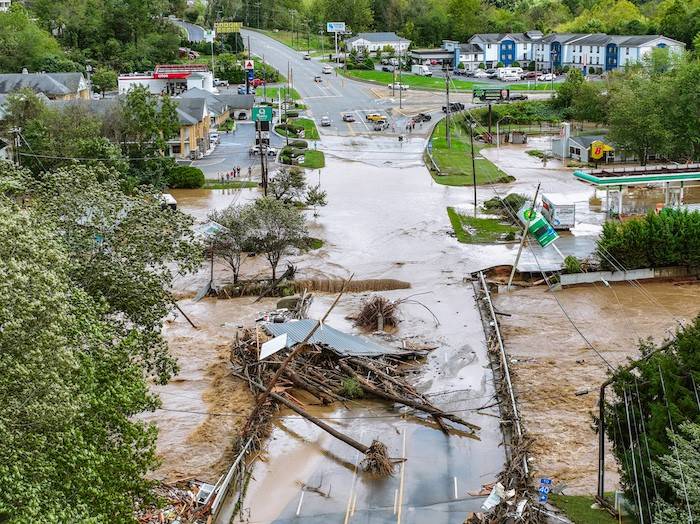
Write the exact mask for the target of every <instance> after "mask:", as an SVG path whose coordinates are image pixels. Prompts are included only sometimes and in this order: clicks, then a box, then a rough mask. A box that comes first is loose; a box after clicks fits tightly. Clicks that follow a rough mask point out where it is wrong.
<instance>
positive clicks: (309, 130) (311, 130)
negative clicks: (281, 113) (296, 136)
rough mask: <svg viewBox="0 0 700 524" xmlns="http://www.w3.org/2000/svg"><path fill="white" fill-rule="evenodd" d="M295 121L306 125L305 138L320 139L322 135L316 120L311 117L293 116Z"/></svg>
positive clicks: (292, 119)
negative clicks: (319, 132)
mask: <svg viewBox="0 0 700 524" xmlns="http://www.w3.org/2000/svg"><path fill="white" fill-rule="evenodd" d="M290 120H291V121H292V122H293V123H295V124H299V125H302V126H304V138H305V139H306V140H318V139H319V138H320V135H319V134H318V129H317V128H316V122H314V121H313V120H311V119H310V118H291V119H290Z"/></svg>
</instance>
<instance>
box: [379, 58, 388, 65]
mask: <svg viewBox="0 0 700 524" xmlns="http://www.w3.org/2000/svg"><path fill="white" fill-rule="evenodd" d="M381 63H382V64H384V65H387V64H388V63H389V59H388V58H382V60H381Z"/></svg>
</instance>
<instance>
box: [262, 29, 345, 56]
mask: <svg viewBox="0 0 700 524" xmlns="http://www.w3.org/2000/svg"><path fill="white" fill-rule="evenodd" d="M260 32H261V33H263V34H265V35H267V36H269V37H270V38H274V39H275V40H277V41H278V42H282V43H283V44H284V45H286V46H288V47H291V48H292V49H296V50H297V51H306V50H307V49H311V50H312V51H315V50H317V51H320V50H321V48H322V47H323V50H324V51H325V52H326V53H328V52H330V51H329V50H330V49H331V48H333V47H334V46H335V44H334V42H333V39H332V38H330V37H329V36H327V35H325V34H324V35H318V34H315V33H310V34H308V35H307V33H306V32H302V31H299V33H296V32H292V31H260ZM307 37H308V38H307ZM322 42H323V45H322V44H321V43H322Z"/></svg>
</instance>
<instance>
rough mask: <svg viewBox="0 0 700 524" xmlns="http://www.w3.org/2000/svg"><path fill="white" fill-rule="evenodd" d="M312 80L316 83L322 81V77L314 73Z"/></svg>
mask: <svg viewBox="0 0 700 524" xmlns="http://www.w3.org/2000/svg"><path fill="white" fill-rule="evenodd" d="M314 82H317V83H320V82H323V79H322V78H321V75H316V76H315V77H314Z"/></svg>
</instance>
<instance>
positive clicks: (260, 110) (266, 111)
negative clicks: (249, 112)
mask: <svg viewBox="0 0 700 524" xmlns="http://www.w3.org/2000/svg"><path fill="white" fill-rule="evenodd" d="M271 120H272V107H270V106H255V107H254V108H253V122H270V121H271Z"/></svg>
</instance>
